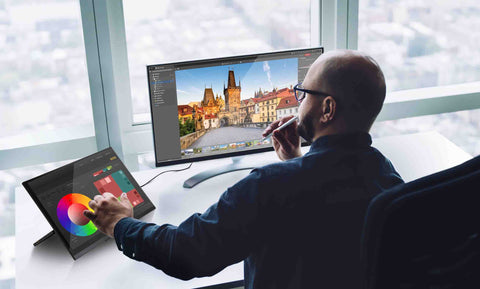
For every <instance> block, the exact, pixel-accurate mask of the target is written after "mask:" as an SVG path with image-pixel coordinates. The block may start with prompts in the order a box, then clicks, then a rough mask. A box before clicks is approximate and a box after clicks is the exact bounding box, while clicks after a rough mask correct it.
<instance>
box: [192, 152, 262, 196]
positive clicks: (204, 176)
mask: <svg viewBox="0 0 480 289" xmlns="http://www.w3.org/2000/svg"><path fill="white" fill-rule="evenodd" d="M231 159H232V163H231V164H228V165H225V166H219V167H214V168H212V169H209V170H206V171H203V172H201V173H198V174H196V175H194V176H193V177H191V178H189V179H188V180H186V181H185V182H184V183H183V187H184V188H189V189H190V188H193V187H194V186H196V185H197V184H199V183H201V182H203V181H205V180H208V179H210V178H213V177H215V176H218V175H221V174H225V173H230V172H234V171H240V170H252V169H254V168H255V167H257V166H256V165H255V162H249V163H245V162H242V160H243V159H244V158H243V157H232V158H231ZM256 164H257V165H258V162H257V163H256ZM262 165H265V163H262Z"/></svg>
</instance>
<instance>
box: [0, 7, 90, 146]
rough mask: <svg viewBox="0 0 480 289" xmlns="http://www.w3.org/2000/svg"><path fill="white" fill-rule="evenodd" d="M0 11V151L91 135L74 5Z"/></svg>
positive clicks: (78, 20)
mask: <svg viewBox="0 0 480 289" xmlns="http://www.w3.org/2000/svg"><path fill="white" fill-rule="evenodd" d="M0 7H1V8H0V9H1V10H0V13H2V15H3V17H5V18H3V19H4V20H3V21H0V29H1V31H2V33H0V35H1V36H0V61H1V63H2V64H1V65H0V100H1V103H2V105H0V127H1V128H2V129H0V150H1V149H11V148H18V147H23V146H30V145H37V144H41V143H48V142H52V141H63V140H68V139H73V138H80V137H85V136H93V135H94V134H95V133H94V132H95V130H94V126H93V115H92V104H91V98H90V89H89V82H88V75H87V66H86V58H85V47H84V42H83V33H82V23H81V15H80V7H79V4H78V1H76V0H70V1H50V0H49V1H9V2H8V4H2V5H0ZM73 127H75V129H72V128H73Z"/></svg>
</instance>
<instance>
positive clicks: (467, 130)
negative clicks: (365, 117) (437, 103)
mask: <svg viewBox="0 0 480 289" xmlns="http://www.w3.org/2000/svg"><path fill="white" fill-rule="evenodd" d="M479 123H480V109H476V110H467V111H458V112H451V113H442V114H435V115H427V116H417V117H410V118H404V119H398V120H389V121H382V122H375V123H374V124H373V126H372V129H371V131H370V133H371V135H372V137H373V138H378V137H385V136H392V135H401V134H411V133H417V132H427V131H437V132H438V133H440V134H442V135H443V136H445V137H446V138H448V139H449V140H450V141H452V142H453V143H455V144H456V145H457V146H459V147H460V148H461V149H463V150H464V151H466V152H467V153H469V154H470V155H472V156H476V155H480V142H478V140H479V139H480V128H479V126H478V124H479Z"/></svg>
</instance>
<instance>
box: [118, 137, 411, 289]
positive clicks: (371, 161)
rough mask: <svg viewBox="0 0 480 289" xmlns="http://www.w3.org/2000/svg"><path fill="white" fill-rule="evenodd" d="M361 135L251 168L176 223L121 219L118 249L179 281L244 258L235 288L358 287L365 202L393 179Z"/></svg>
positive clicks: (322, 141) (322, 142) (327, 140)
mask: <svg viewBox="0 0 480 289" xmlns="http://www.w3.org/2000/svg"><path fill="white" fill-rule="evenodd" d="M371 143H372V140H371V137H370V135H369V134H367V133H355V134H345V135H329V136H324V137H321V138H319V139H317V140H316V141H315V142H313V143H312V145H311V147H310V150H309V152H308V153H307V154H305V155H304V156H302V157H299V158H295V159H292V160H288V161H284V162H279V163H275V164H272V165H267V166H264V167H261V168H257V169H254V170H253V171H252V172H251V173H250V174H249V175H248V176H247V177H245V178H244V179H242V180H240V181H239V182H238V183H236V184H235V185H233V186H232V187H230V188H228V189H227V190H226V191H225V192H224V193H223V194H222V195H221V197H220V199H219V200H218V202H217V203H216V204H213V205H212V206H211V207H210V208H208V209H207V211H206V212H204V213H203V214H199V213H197V214H194V215H192V216H190V217H189V218H188V219H186V220H185V221H184V222H182V223H181V224H180V225H179V226H173V225H168V224H165V225H161V226H158V225H155V224H151V223H144V222H141V221H139V220H135V219H132V218H124V219H122V220H120V221H119V222H118V223H117V225H116V226H115V230H114V235H115V240H116V242H117V245H118V248H119V250H122V251H123V253H124V254H125V255H127V256H128V257H130V258H132V259H135V260H138V261H142V262H145V263H148V264H150V265H152V266H154V267H156V268H158V269H161V270H163V271H164V272H165V273H166V274H168V275H170V276H173V277H177V278H180V279H184V280H187V279H191V278H193V277H201V276H211V275H214V274H216V273H217V272H219V271H221V270H222V269H224V268H225V267H226V266H229V265H231V264H234V263H237V262H240V261H242V260H245V263H244V266H245V268H244V274H245V288H262V289H263V288H295V289H298V288H312V287H315V288H321V287H325V288H358V287H359V286H360V256H359V254H360V253H359V252H360V235H361V229H362V224H363V220H364V215H365V211H366V208H367V205H368V202H369V201H370V199H371V198H372V197H373V196H375V195H376V194H378V193H380V192H381V191H383V190H385V189H388V188H390V187H392V186H394V185H397V184H400V183H403V180H402V179H401V177H400V175H399V174H398V173H397V172H396V171H395V169H394V167H393V166H392V164H391V163H390V161H389V160H388V159H387V158H385V157H384V156H383V155H382V154H381V153H380V152H379V151H378V150H377V149H375V148H373V147H371Z"/></svg>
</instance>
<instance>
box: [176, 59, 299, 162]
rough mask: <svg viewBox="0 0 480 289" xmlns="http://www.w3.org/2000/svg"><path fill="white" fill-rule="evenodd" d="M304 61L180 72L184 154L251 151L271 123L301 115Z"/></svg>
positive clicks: (178, 84) (289, 60) (181, 130)
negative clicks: (297, 91) (298, 96)
mask: <svg viewBox="0 0 480 289" xmlns="http://www.w3.org/2000/svg"><path fill="white" fill-rule="evenodd" d="M297 71H298V60H297V59H296V58H291V59H279V60H270V61H263V62H251V63H241V64H234V65H224V66H217V67H205V68H196V69H189V70H179V71H176V72H175V77H176V83H177V99H178V121H179V128H180V139H181V149H182V150H185V152H187V154H188V153H201V152H205V151H214V150H215V149H216V146H219V145H227V146H225V148H227V149H241V148H247V147H251V146H252V144H253V142H254V141H255V140H257V142H256V143H258V144H259V145H268V144H269V141H268V142H264V143H259V142H258V140H260V139H261V138H262V136H261V134H262V132H263V130H264V129H265V128H266V127H267V126H268V124H270V123H271V122H273V121H275V120H277V119H279V118H281V117H284V116H287V115H296V114H297V112H298V103H297V101H296V100H295V97H294V94H293V86H294V85H295V84H297V79H298V75H297V74H298V72H297Z"/></svg>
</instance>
